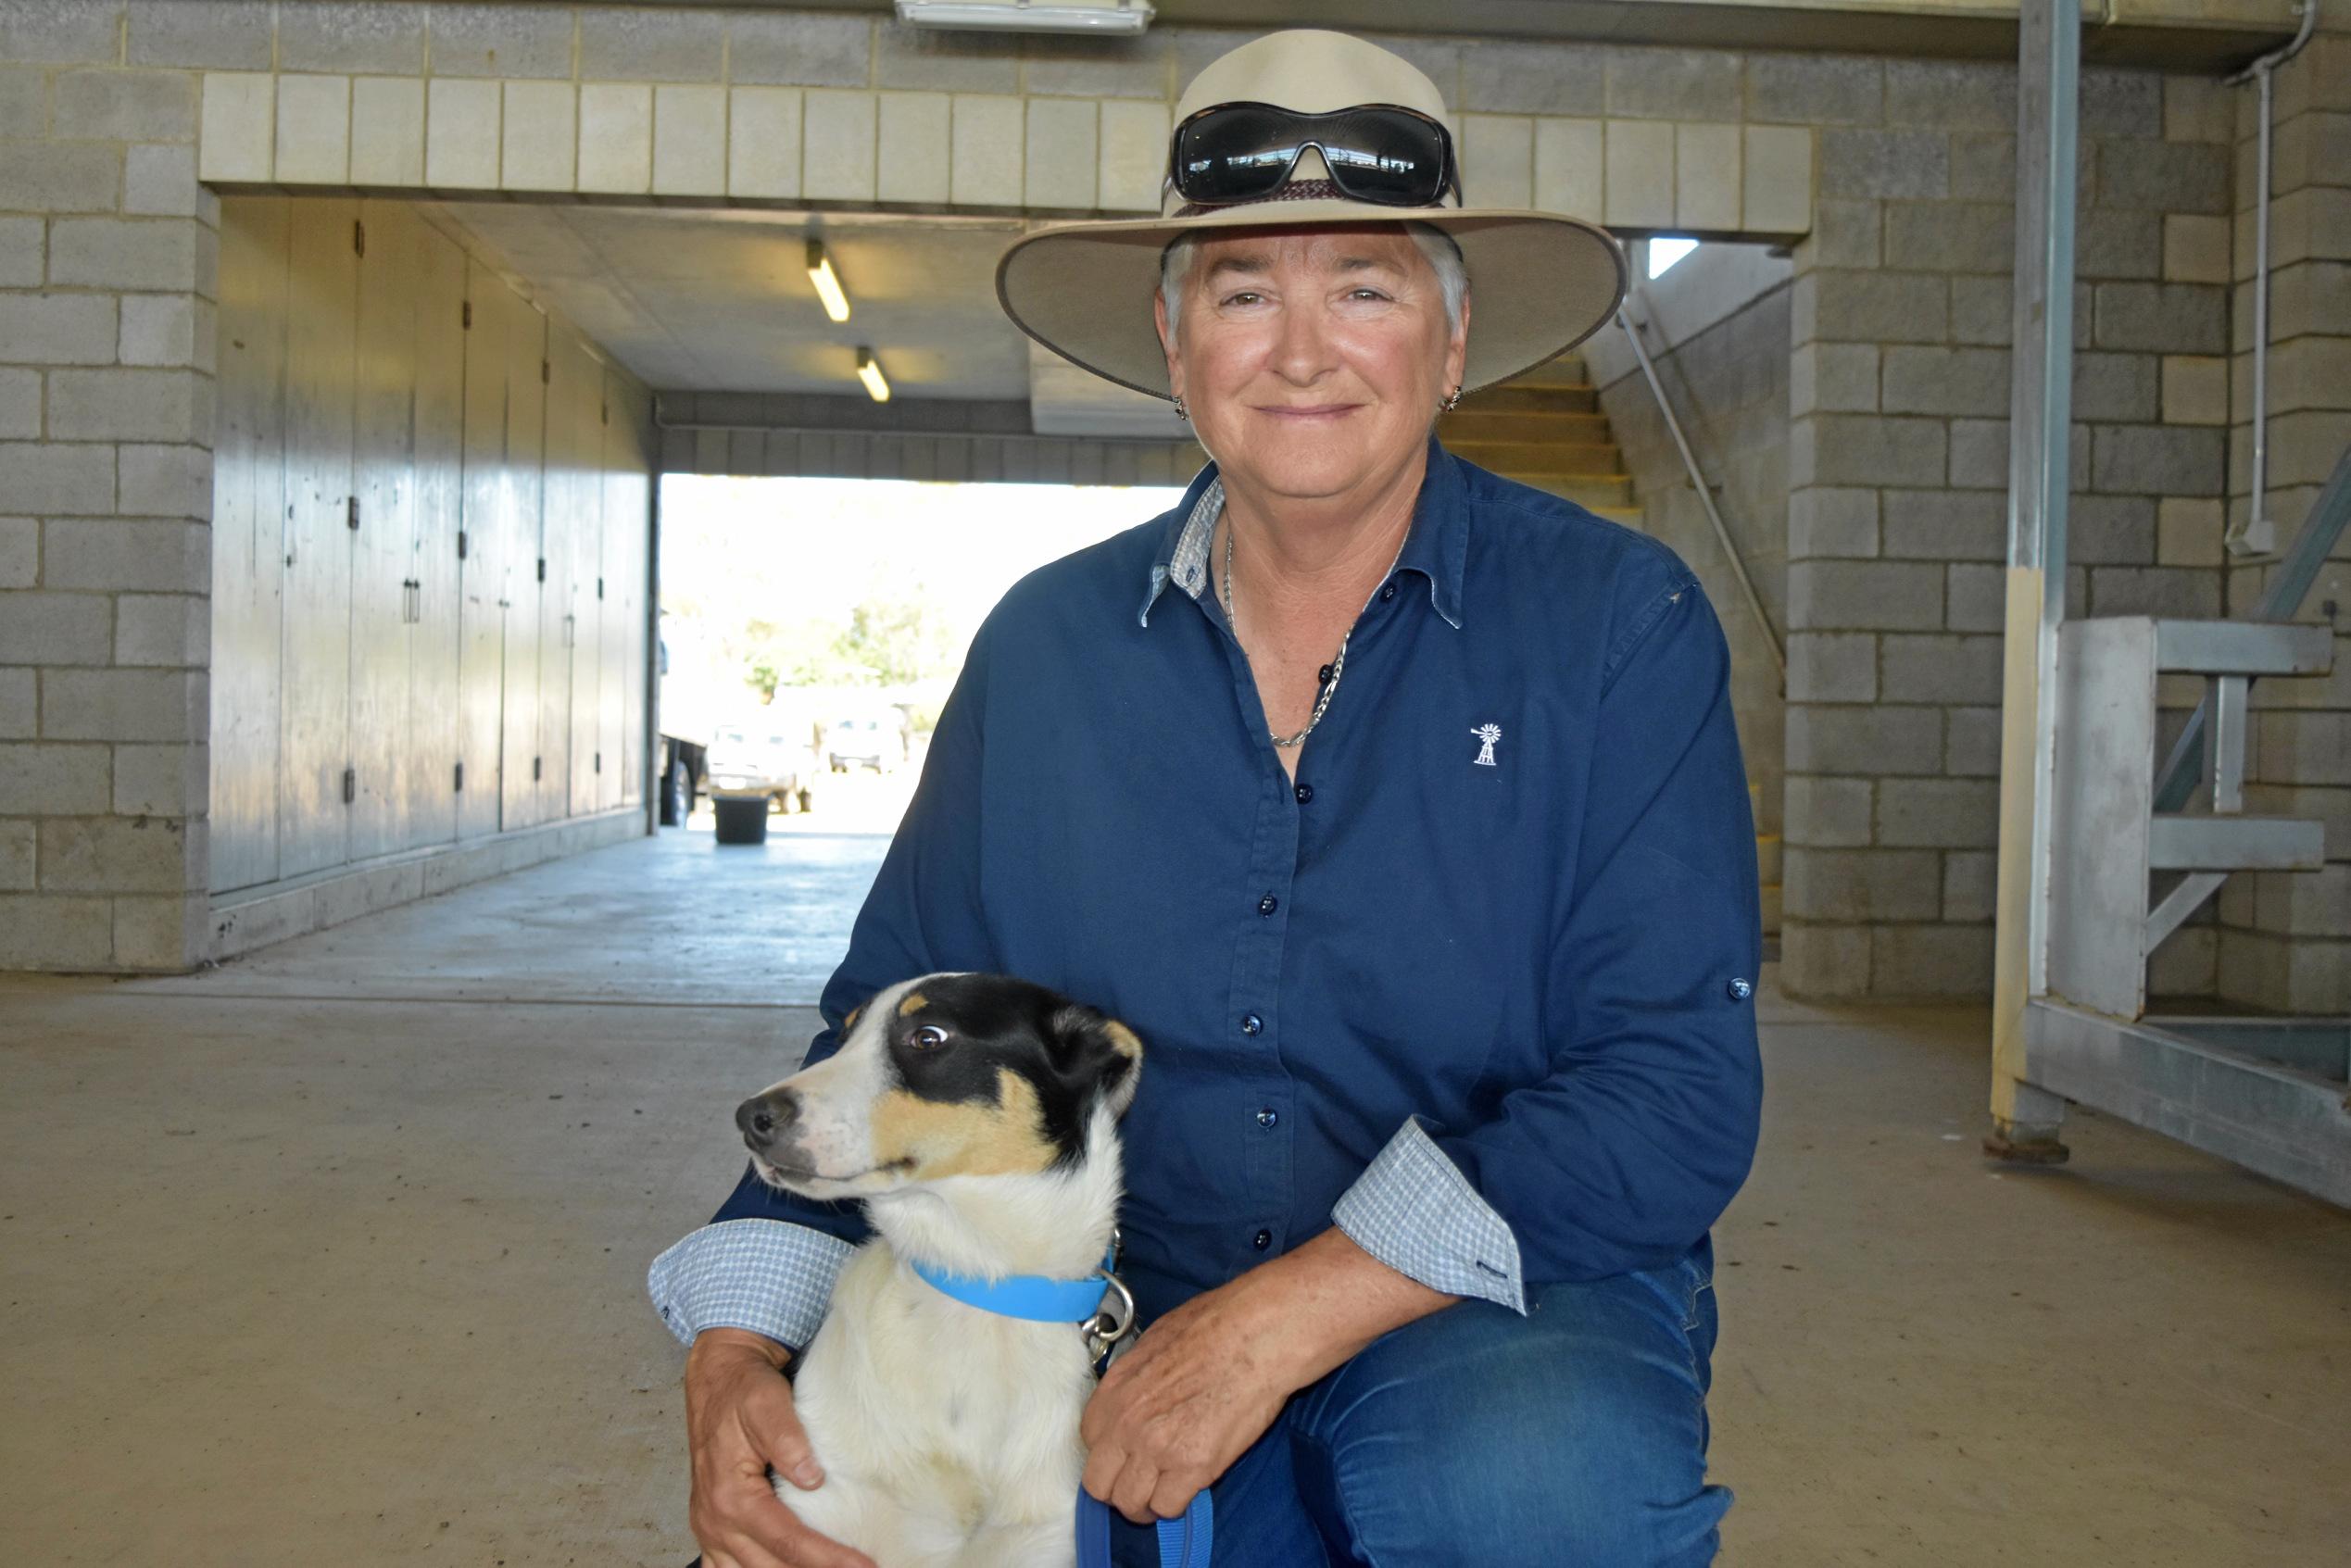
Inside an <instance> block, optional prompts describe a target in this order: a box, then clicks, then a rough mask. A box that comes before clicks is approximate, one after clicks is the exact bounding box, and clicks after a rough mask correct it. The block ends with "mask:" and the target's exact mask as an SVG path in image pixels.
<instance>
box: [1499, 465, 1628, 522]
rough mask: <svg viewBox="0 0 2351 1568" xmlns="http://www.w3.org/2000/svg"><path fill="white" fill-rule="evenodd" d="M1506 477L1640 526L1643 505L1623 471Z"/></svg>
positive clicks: (1514, 475)
mask: <svg viewBox="0 0 2351 1568" xmlns="http://www.w3.org/2000/svg"><path fill="white" fill-rule="evenodd" d="M1507 477H1508V478H1511V479H1515V480H1516V481H1518V482H1519V483H1521V484H1531V485H1533V486H1534V487H1535V488H1536V489H1538V490H1541V491H1545V492H1548V493H1549V494H1551V495H1558V496H1561V497H1563V498H1564V499H1566V500H1570V501H1573V502H1575V503H1576V505H1578V506H1579V507H1589V508H1591V509H1592V510H1593V511H1596V512H1599V513H1602V514H1603V516H1607V517H1612V518H1614V519H1616V521H1619V522H1621V523H1623V524H1625V525H1626V526H1627V527H1628V528H1638V527H1640V526H1641V512H1640V509H1639V508H1636V507H1635V506H1634V505H1633V493H1632V481H1631V480H1630V479H1628V478H1627V477H1625V476H1624V475H1623V474H1616V475H1615V476H1613V477H1601V476H1597V475H1590V474H1561V473H1551V474H1541V473H1511V474H1508V475H1507Z"/></svg>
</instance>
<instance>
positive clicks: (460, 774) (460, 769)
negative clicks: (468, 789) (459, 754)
mask: <svg viewBox="0 0 2351 1568" xmlns="http://www.w3.org/2000/svg"><path fill="white" fill-rule="evenodd" d="M457 792H458V793H459V795H463V794H464V793H465V764H464V763H462V762H460V763H459V764H458V765H457Z"/></svg>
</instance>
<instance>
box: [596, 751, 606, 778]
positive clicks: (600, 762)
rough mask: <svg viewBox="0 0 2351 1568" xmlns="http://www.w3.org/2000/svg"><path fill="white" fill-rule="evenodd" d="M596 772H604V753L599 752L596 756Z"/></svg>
mask: <svg viewBox="0 0 2351 1568" xmlns="http://www.w3.org/2000/svg"><path fill="white" fill-rule="evenodd" d="M596 771H597V772H599V773H600V772H602V771H604V753H602V752H600V751H599V752H597V754H596Z"/></svg>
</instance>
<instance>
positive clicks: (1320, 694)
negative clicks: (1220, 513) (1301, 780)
mask: <svg viewBox="0 0 2351 1568" xmlns="http://www.w3.org/2000/svg"><path fill="white" fill-rule="evenodd" d="M1410 533H1411V531H1410V530H1409V529H1408V530H1406V534H1407V536H1408V537H1409V536H1410ZM1403 558H1404V546H1403V544H1402V541H1399V542H1398V544H1397V546H1396V560H1402V559H1403ZM1396 560H1391V561H1389V563H1388V570H1387V571H1385V572H1383V573H1381V575H1380V581H1381V582H1383V583H1384V582H1386V581H1387V580H1388V579H1389V577H1392V576H1394V575H1395V572H1396ZM1225 623H1226V625H1228V626H1230V627H1232V628H1233V636H1234V638H1235V640H1237V641H1238V639H1239V637H1240V623H1239V622H1238V621H1235V620H1234V619H1233V524H1232V520H1231V519H1229V518H1227V519H1226V522H1225ZM1354 634H1355V633H1354V631H1353V629H1352V628H1350V629H1349V630H1348V631H1347V632H1346V633H1344V634H1343V635H1341V636H1340V637H1339V655H1338V657H1337V658H1335V659H1332V660H1331V661H1330V662H1329V663H1328V664H1326V665H1324V666H1323V670H1324V671H1325V673H1324V677H1323V683H1322V689H1321V690H1319V691H1317V692H1316V693H1315V694H1314V712H1312V713H1310V714H1308V715H1307V716H1306V727H1305V728H1304V729H1302V730H1301V731H1299V732H1298V733H1297V734H1294V735H1279V734H1274V732H1273V731H1272V730H1271V729H1268V730H1267V731H1266V732H1265V733H1266V734H1268V735H1271V736H1272V737H1273V742H1274V745H1275V746H1276V747H1278V748H1279V749H1281V750H1283V751H1288V750H1289V748H1290V747H1291V746H1304V745H1305V744H1306V737H1307V736H1308V735H1311V734H1314V726H1315V725H1317V724H1319V723H1321V722H1322V721H1323V714H1324V713H1325V712H1326V711H1327V710H1328V709H1329V708H1330V699H1331V698H1332V697H1333V696H1336V695H1338V692H1339V677H1340V676H1341V675H1344V674H1346V673H1347V642H1348V638H1350V637H1352V636H1353V635H1354Z"/></svg>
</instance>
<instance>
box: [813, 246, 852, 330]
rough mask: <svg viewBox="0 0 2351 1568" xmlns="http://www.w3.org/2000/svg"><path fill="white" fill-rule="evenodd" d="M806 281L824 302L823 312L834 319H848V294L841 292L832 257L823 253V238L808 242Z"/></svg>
mask: <svg viewBox="0 0 2351 1568" xmlns="http://www.w3.org/2000/svg"><path fill="white" fill-rule="evenodd" d="M808 281H809V282H811V283H814V284H815V285H816V297H817V298H819V299H821V300H823V302H824V314H826V315H827V316H830V317H832V318H833V320H836V321H846V320H849V295H846V294H843V293H842V292H841V280H840V279H839V278H837V277H836V276H835V275H834V272H833V258H832V257H829V256H827V255H825V254H824V242H823V240H811V241H809V243H808Z"/></svg>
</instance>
